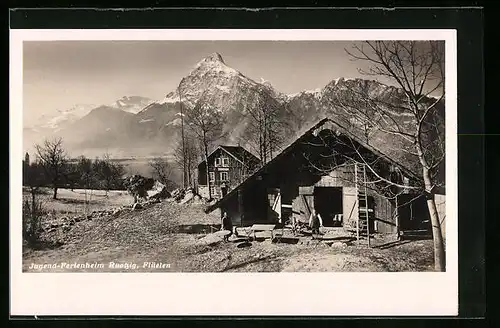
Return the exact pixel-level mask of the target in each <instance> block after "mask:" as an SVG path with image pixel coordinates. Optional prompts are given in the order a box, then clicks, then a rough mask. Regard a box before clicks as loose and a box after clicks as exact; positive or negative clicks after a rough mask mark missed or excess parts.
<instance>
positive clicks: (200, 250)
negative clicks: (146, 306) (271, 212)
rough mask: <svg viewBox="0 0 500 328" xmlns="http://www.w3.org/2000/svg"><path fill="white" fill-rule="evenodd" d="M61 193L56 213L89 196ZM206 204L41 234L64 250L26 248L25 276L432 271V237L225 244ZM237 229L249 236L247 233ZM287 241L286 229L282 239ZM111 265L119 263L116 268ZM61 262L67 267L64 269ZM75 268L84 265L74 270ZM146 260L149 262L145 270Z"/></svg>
mask: <svg viewBox="0 0 500 328" xmlns="http://www.w3.org/2000/svg"><path fill="white" fill-rule="evenodd" d="M59 195H60V199H58V200H55V201H54V200H51V199H50V197H51V194H50V192H47V193H46V194H44V195H43V198H44V200H45V201H46V204H47V206H50V208H52V209H53V210H54V211H56V212H57V213H56V215H71V213H73V214H78V213H79V211H81V210H83V207H82V206H83V204H82V203H83V202H82V195H83V201H84V199H85V197H84V193H83V191H79V190H75V191H73V192H72V191H69V190H61V193H60V194H59ZM92 202H93V203H92ZM92 202H91V204H92V205H91V207H92V210H97V209H109V208H114V207H118V206H120V205H124V204H130V203H131V202H132V197H131V196H129V195H127V194H126V193H125V192H110V193H109V195H108V197H106V196H105V195H104V193H102V192H98V193H97V195H96V196H95V198H94V200H93V201H92ZM203 207H204V204H201V203H188V204H183V205H181V204H177V203H175V202H172V201H168V200H165V201H163V202H162V203H158V204H152V205H150V206H148V207H146V208H144V209H141V210H135V211H132V210H123V211H121V212H120V213H117V214H116V215H104V216H99V217H97V218H93V219H92V220H83V221H80V222H77V223H75V224H74V225H73V226H72V227H71V228H70V229H69V230H66V231H61V230H57V231H52V232H50V233H48V232H46V233H44V234H43V235H42V237H43V238H44V239H45V240H47V241H57V244H58V245H59V246H57V247H54V246H52V247H49V248H42V249H30V248H27V247H26V248H25V249H24V252H23V271H27V272H68V271H70V272H72V271H74V272H83V271H88V272H141V271H143V272H146V271H147V272H151V271H153V272H155V271H174V272H238V271H242V272H266V271H267V272H279V271H295V272H297V271H351V272H353V271H432V267H433V261H432V259H433V257H432V254H433V253H432V241H431V240H420V241H403V242H397V241H395V240H394V236H379V237H378V238H376V239H374V240H373V243H372V245H374V246H375V247H372V248H367V246H366V244H365V242H363V243H358V242H357V241H355V240H352V238H350V237H349V236H347V235H346V234H345V233H343V232H341V231H340V232H339V230H338V229H336V230H332V231H328V230H325V231H324V232H325V235H324V240H323V241H319V240H311V237H301V238H298V239H297V240H296V242H295V243H285V242H282V243H273V242H271V240H270V239H269V238H264V237H265V236H264V234H262V235H257V237H258V238H257V240H256V241H252V242H251V243H249V244H242V243H241V242H240V241H239V240H238V239H235V238H234V236H232V237H231V239H230V242H229V243H223V242H222V237H220V236H217V234H211V232H214V231H216V230H218V229H219V214H218V213H217V211H215V212H213V213H211V214H205V213H204V212H203ZM239 231H240V233H242V234H244V232H243V229H240V230H239ZM287 234H288V235H287ZM289 236H291V235H290V233H289V232H287V231H285V238H283V239H282V241H286V240H287V239H288V238H287V237H289ZM207 240H211V242H207ZM241 246H247V247H241ZM111 262H113V263H114V265H111V266H110V263H111ZM61 263H66V264H65V267H62V266H61ZM75 263H77V264H78V265H80V267H78V265H73V266H71V265H72V264H75ZM145 263H149V264H147V265H146V267H144V266H145ZM44 264H50V265H54V266H51V267H47V266H46V267H43V265H44ZM83 264H85V265H86V266H87V267H82V265H83ZM89 264H102V265H103V266H104V267H100V268H94V267H88V265H89ZM151 266H153V267H154V266H156V267H157V268H151Z"/></svg>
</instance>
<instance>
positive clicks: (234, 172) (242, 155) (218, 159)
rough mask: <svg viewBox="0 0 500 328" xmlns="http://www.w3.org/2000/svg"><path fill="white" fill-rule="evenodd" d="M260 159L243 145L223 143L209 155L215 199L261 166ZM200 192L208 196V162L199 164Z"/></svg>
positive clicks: (210, 175)
mask: <svg viewBox="0 0 500 328" xmlns="http://www.w3.org/2000/svg"><path fill="white" fill-rule="evenodd" d="M259 163H260V160H259V158H257V157H256V156H254V155H253V154H252V153H250V152H249V151H248V150H246V149H245V148H243V147H241V146H225V145H221V146H219V147H217V148H216V149H215V150H213V151H212V152H211V153H210V154H209V155H208V167H209V176H208V178H209V181H210V188H211V195H212V198H214V199H219V198H222V196H223V195H224V194H225V193H226V192H229V191H230V190H232V189H233V188H234V187H236V186H237V185H238V184H240V182H242V181H243V180H244V179H245V178H246V177H248V176H249V175H250V174H251V173H253V172H254V171H255V170H256V169H257V168H258V166H259ZM197 175H198V193H199V194H200V195H201V196H202V197H206V198H208V186H207V173H206V162H205V161H202V162H201V163H200V164H198V174H197Z"/></svg>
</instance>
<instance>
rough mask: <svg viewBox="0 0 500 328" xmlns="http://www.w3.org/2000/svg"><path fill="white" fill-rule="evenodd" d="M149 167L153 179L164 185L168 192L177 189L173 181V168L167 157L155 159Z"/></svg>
mask: <svg viewBox="0 0 500 328" xmlns="http://www.w3.org/2000/svg"><path fill="white" fill-rule="evenodd" d="M149 166H150V168H151V171H152V175H153V178H155V179H156V180H158V181H160V182H161V183H163V184H164V185H165V186H166V187H167V189H168V190H172V189H174V188H175V185H176V184H175V183H174V182H173V181H172V178H171V177H172V166H171V165H170V163H169V162H168V161H167V159H166V158H165V157H155V158H153V159H152V160H151V161H149Z"/></svg>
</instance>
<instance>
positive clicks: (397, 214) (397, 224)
mask: <svg viewBox="0 0 500 328" xmlns="http://www.w3.org/2000/svg"><path fill="white" fill-rule="evenodd" d="M396 234H397V240H399V237H400V236H399V208H398V196H396Z"/></svg>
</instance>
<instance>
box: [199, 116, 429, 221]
mask: <svg viewBox="0 0 500 328" xmlns="http://www.w3.org/2000/svg"><path fill="white" fill-rule="evenodd" d="M327 123H328V124H330V125H331V127H332V128H334V129H335V130H336V131H337V133H338V134H341V135H345V136H347V137H349V138H351V139H352V140H354V141H356V142H357V143H359V144H360V145H361V146H363V147H364V148H366V149H367V150H369V151H371V152H372V153H374V154H375V155H377V156H378V157H380V158H383V159H385V160H386V161H387V162H388V163H391V164H393V165H394V166H396V167H398V168H399V169H400V170H401V171H402V172H403V173H404V174H405V175H407V176H409V177H413V178H416V179H420V177H419V176H418V175H417V174H416V173H415V172H413V171H411V170H410V169H408V168H407V167H405V166H403V165H401V163H398V162H396V161H394V160H393V159H392V158H390V157H389V156H387V155H385V154H383V153H381V152H380V151H379V150H377V149H375V148H373V147H372V146H370V145H367V144H366V143H365V142H364V141H363V140H361V139H360V138H359V137H357V136H356V135H354V134H352V133H350V132H349V131H348V130H347V129H346V128H344V127H342V126H341V125H340V124H338V123H337V122H335V121H333V120H331V119H329V118H324V119H322V120H320V121H319V122H318V123H316V124H315V125H314V126H312V127H311V128H309V129H308V130H306V131H305V132H304V133H303V134H302V135H301V136H299V137H298V138H297V139H296V140H295V141H293V142H292V143H291V144H289V145H288V146H287V147H285V148H284V149H283V151H282V152H281V153H279V154H278V155H277V156H276V157H274V158H273V159H271V160H270V161H269V162H267V163H266V164H265V165H264V166H262V167H261V168H260V169H258V170H257V171H255V172H254V173H253V174H252V175H250V176H249V177H247V178H246V179H245V180H243V181H242V182H241V183H240V184H239V185H238V186H236V187H235V188H233V189H232V190H231V191H230V192H228V193H227V194H226V195H225V196H224V197H223V198H221V199H219V200H218V201H217V202H216V203H214V204H213V205H211V206H209V207H207V208H206V209H205V212H206V213H210V212H212V211H213V210H214V209H216V208H218V207H219V206H220V205H221V204H222V203H224V202H225V201H226V200H227V199H229V198H230V197H231V196H232V195H234V194H235V193H236V192H238V190H240V189H241V188H243V187H244V186H245V185H247V184H248V183H249V182H250V181H252V180H253V179H255V178H256V177H257V176H259V174H261V173H262V172H263V171H265V170H266V169H267V168H268V167H269V166H271V165H273V164H274V163H276V162H277V161H278V160H280V159H281V158H283V157H284V156H285V155H287V154H288V153H290V152H291V151H292V150H293V149H294V148H295V146H296V145H297V144H299V143H300V142H302V141H303V140H305V139H306V138H308V137H310V136H311V135H313V133H314V132H315V131H316V130H317V129H319V128H321V127H322V126H323V125H325V124H327Z"/></svg>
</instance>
